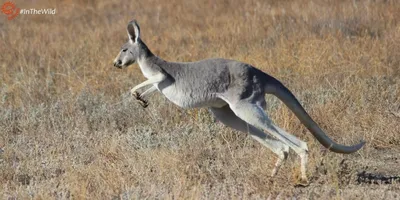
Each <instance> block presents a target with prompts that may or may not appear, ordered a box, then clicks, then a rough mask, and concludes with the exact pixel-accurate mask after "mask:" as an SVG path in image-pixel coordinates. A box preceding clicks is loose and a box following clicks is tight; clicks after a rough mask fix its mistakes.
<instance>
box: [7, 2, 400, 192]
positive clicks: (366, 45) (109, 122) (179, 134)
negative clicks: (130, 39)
mask: <svg viewBox="0 0 400 200" xmlns="http://www.w3.org/2000/svg"><path fill="white" fill-rule="evenodd" d="M13 2H14V3H15V6H16V7H17V8H20V9H30V8H34V9H56V13H55V14H54V15H27V14H25V15H23V14H20V15H18V16H16V17H15V18H14V19H12V20H8V19H7V15H6V14H4V13H0V38H1V39H0V149H1V151H0V198H4V199H27V198H33V199H68V198H78V199H81V198H82V199H85V198H88V199H132V198H150V199H154V198H170V199H182V198H183V199H188V198H194V199H198V198H205V199H231V198H240V199H266V198H268V197H271V198H276V197H277V196H278V195H280V197H285V198H291V197H294V198H311V199H320V198H327V199H332V198H339V199H357V198H358V199H369V198H374V199H390V198H393V199H395V198H398V197H399V193H400V189H399V183H398V182H396V183H393V184H382V185H381V184H372V185H371V184H368V183H360V182H359V181H357V180H358V177H359V175H357V174H359V173H360V172H363V171H367V172H371V173H375V174H380V175H382V176H399V174H398V172H399V171H400V168H399V166H400V165H399V162H400V157H399V155H400V154H399V153H400V148H399V145H400V134H399V130H400V26H399V22H400V4H399V2H397V1H390V0H368V1H358V0H352V1H340V0H338V1H332V0H311V1H306V0H290V1H277V0H267V1H264V0H248V1H239V0H233V1H227V0H221V1H210V0H197V1H184V0H170V1H161V0H146V1H128V2H127V1H119V0H109V1H94V0H93V1H91V0H85V1H72V0H70V1H67V0H65V1H40V0H37V1H36V0H32V1H13ZM4 3H6V1H3V2H0V4H1V5H4ZM132 19H136V20H137V21H138V23H139V25H140V27H141V37H142V40H143V41H144V42H145V43H146V44H147V45H148V47H149V48H150V49H151V50H152V51H153V53H154V54H156V55H158V56H160V57H161V58H163V59H165V60H167V61H179V62H190V61H197V60H201V59H205V58H211V57H222V58H228V59H235V60H239V61H242V62H246V63H249V64H251V65H253V66H255V67H257V68H260V69H261V70H263V71H264V72H266V73H268V74H270V75H272V76H274V77H276V78H278V79H279V80H281V81H282V82H283V83H284V84H285V85H286V86H287V87H288V88H289V89H291V90H292V91H293V93H294V94H295V95H296V96H297V97H298V99H299V100H300V102H301V103H302V104H303V105H304V107H305V108H306V110H307V111H308V112H309V113H310V115H311V116H312V117H313V118H314V119H315V121H317V122H318V123H319V124H320V126H321V128H322V129H324V130H325V131H326V132H327V134H328V135H329V136H330V137H332V138H333V139H334V140H335V141H337V142H339V143H344V144H354V143H357V142H358V141H359V140H360V139H361V138H363V139H364V140H366V141H367V145H366V146H365V147H364V148H363V149H362V150H361V151H360V152H357V153H354V154H351V155H339V154H333V153H328V152H326V150H324V149H322V148H321V145H319V144H318V143H317V142H316V140H315V139H314V138H313V137H312V136H311V134H310V133H309V132H308V131H307V130H306V129H305V128H304V126H302V125H301V124H300V122H299V121H298V120H297V118H296V117H295V116H294V115H293V114H292V113H291V112H290V111H289V110H288V109H287V108H286V107H285V106H284V105H283V104H282V103H280V102H279V101H278V100H277V99H276V98H275V97H270V96H267V99H268V100H269V101H268V103H269V104H268V111H269V113H270V116H271V118H272V119H274V121H275V122H276V123H277V124H278V125H280V126H281V127H282V128H284V129H285V130H287V131H288V132H291V133H293V134H294V135H296V136H297V137H299V138H301V139H303V140H305V141H307V142H308V144H309V149H310V161H309V166H308V169H309V171H308V173H309V174H308V176H309V177H310V179H311V186H310V187H307V188H297V187H294V185H295V183H296V180H297V179H298V176H299V159H298V158H297V157H296V155H295V154H291V155H290V156H289V160H288V161H287V162H286V164H285V165H284V167H283V169H282V170H281V171H280V173H279V175H278V176H277V177H276V178H273V179H271V178H269V177H268V176H269V174H270V170H272V168H273V164H274V162H275V157H274V155H273V154H272V153H271V152H270V151H269V150H267V149H265V148H264V147H262V146H261V145H259V144H258V143H256V142H255V141H253V140H251V139H250V138H248V137H246V135H245V134H238V133H236V132H234V131H232V130H230V129H227V128H225V127H224V126H222V125H221V124H219V123H215V122H214V120H213V119H212V117H211V116H210V115H209V114H208V112H207V110H206V109H193V110H182V109H180V108H177V107H176V106H175V105H173V104H172V103H170V102H168V101H167V100H166V99H165V98H164V97H163V96H161V95H160V94H154V95H152V96H151V98H150V100H149V101H150V106H149V107H148V108H147V109H143V108H141V107H140V105H138V104H137V103H136V102H135V101H132V100H131V98H129V95H128V94H127V93H128V91H129V90H130V89H131V88H132V87H133V86H134V85H137V84H138V83H140V82H142V81H144V77H143V75H142V74H141V72H140V70H139V68H138V67H137V65H133V66H130V67H129V68H127V69H123V70H121V69H117V68H115V67H113V64H112V61H113V59H114V58H115V56H116V55H117V54H118V52H119V50H120V47H121V45H122V44H123V43H125V42H126V41H127V34H126V26H127V23H128V22H129V21H130V20H132ZM396 195H397V196H396Z"/></svg>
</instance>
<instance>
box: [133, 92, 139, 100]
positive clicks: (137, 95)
mask: <svg viewBox="0 0 400 200" xmlns="http://www.w3.org/2000/svg"><path fill="white" fill-rule="evenodd" d="M131 95H132V96H133V97H135V99H137V100H139V99H140V93H139V92H136V91H134V92H132V91H131Z"/></svg>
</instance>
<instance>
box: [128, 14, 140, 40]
mask: <svg viewBox="0 0 400 200" xmlns="http://www.w3.org/2000/svg"><path fill="white" fill-rule="evenodd" d="M127 30H128V37H129V40H130V41H131V42H132V43H135V42H137V41H138V39H139V38H140V28H139V24H138V23H137V22H136V20H132V21H130V22H129V24H128V27H127Z"/></svg>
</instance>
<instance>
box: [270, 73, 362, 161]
mask: <svg viewBox="0 0 400 200" xmlns="http://www.w3.org/2000/svg"><path fill="white" fill-rule="evenodd" d="M268 76H269V75H268ZM267 80H268V81H267V85H266V92H267V93H269V94H273V95H275V96H276V97H278V98H279V99H280V100H281V101H282V102H283V103H284V104H285V105H286V106H287V107H288V108H289V109H290V110H291V111H292V112H293V113H294V114H295V115H296V116H297V118H298V119H299V120H300V121H301V123H303V124H304V126H306V127H307V129H308V130H309V131H310V132H311V133H312V134H313V135H314V137H315V138H316V139H317V140H318V141H319V142H320V143H321V144H322V145H323V146H324V147H326V148H328V149H329V150H331V151H333V152H336V153H344V154H348V153H353V152H356V151H358V150H359V149H361V148H362V147H363V146H364V144H365V142H364V141H361V142H360V143H359V144H356V145H353V146H345V145H341V144H338V143H336V142H334V141H333V140H331V139H330V138H329V137H328V136H327V135H326V134H325V133H324V131H323V130H322V129H321V128H320V127H319V126H318V124H317V123H315V122H314V120H313V119H312V118H311V117H310V116H309V115H308V113H307V112H306V111H305V110H304V108H303V106H301V104H300V103H299V101H298V100H297V99H296V97H295V96H294V95H293V94H292V92H290V90H289V89H288V88H286V87H285V86H284V85H283V84H282V83H281V82H279V81H278V80H276V79H275V78H273V77H271V76H269V77H268V79H267Z"/></svg>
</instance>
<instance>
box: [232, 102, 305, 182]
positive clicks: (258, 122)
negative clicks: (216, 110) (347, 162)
mask: <svg viewBox="0 0 400 200" xmlns="http://www.w3.org/2000/svg"><path fill="white" fill-rule="evenodd" d="M228 103H229V102H228ZM229 106H230V108H231V109H232V111H233V112H234V113H235V115H236V116H238V117H239V118H240V119H242V120H243V121H245V122H247V123H248V124H251V125H253V126H254V127H257V128H261V129H262V130H265V131H267V132H268V133H270V134H271V135H272V136H274V137H276V138H277V139H279V140H280V141H282V142H284V143H285V144H287V145H288V146H289V147H290V148H292V149H293V150H294V151H295V152H296V153H297V154H298V155H299V156H300V159H301V182H302V183H301V184H307V183H308V180H307V176H306V165H307V158H308V147H307V144H306V143H305V142H304V141H301V140H300V139H298V138H296V137H295V136H293V135H291V134H289V133H287V132H285V131H283V130H282V129H281V128H279V127H278V126H276V125H274V124H273V123H272V121H271V120H270V119H269V118H268V116H267V114H266V113H265V112H264V110H263V109H262V108H261V107H260V106H259V105H256V104H253V103H250V102H248V101H245V100H241V101H238V102H235V103H229Z"/></svg>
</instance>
